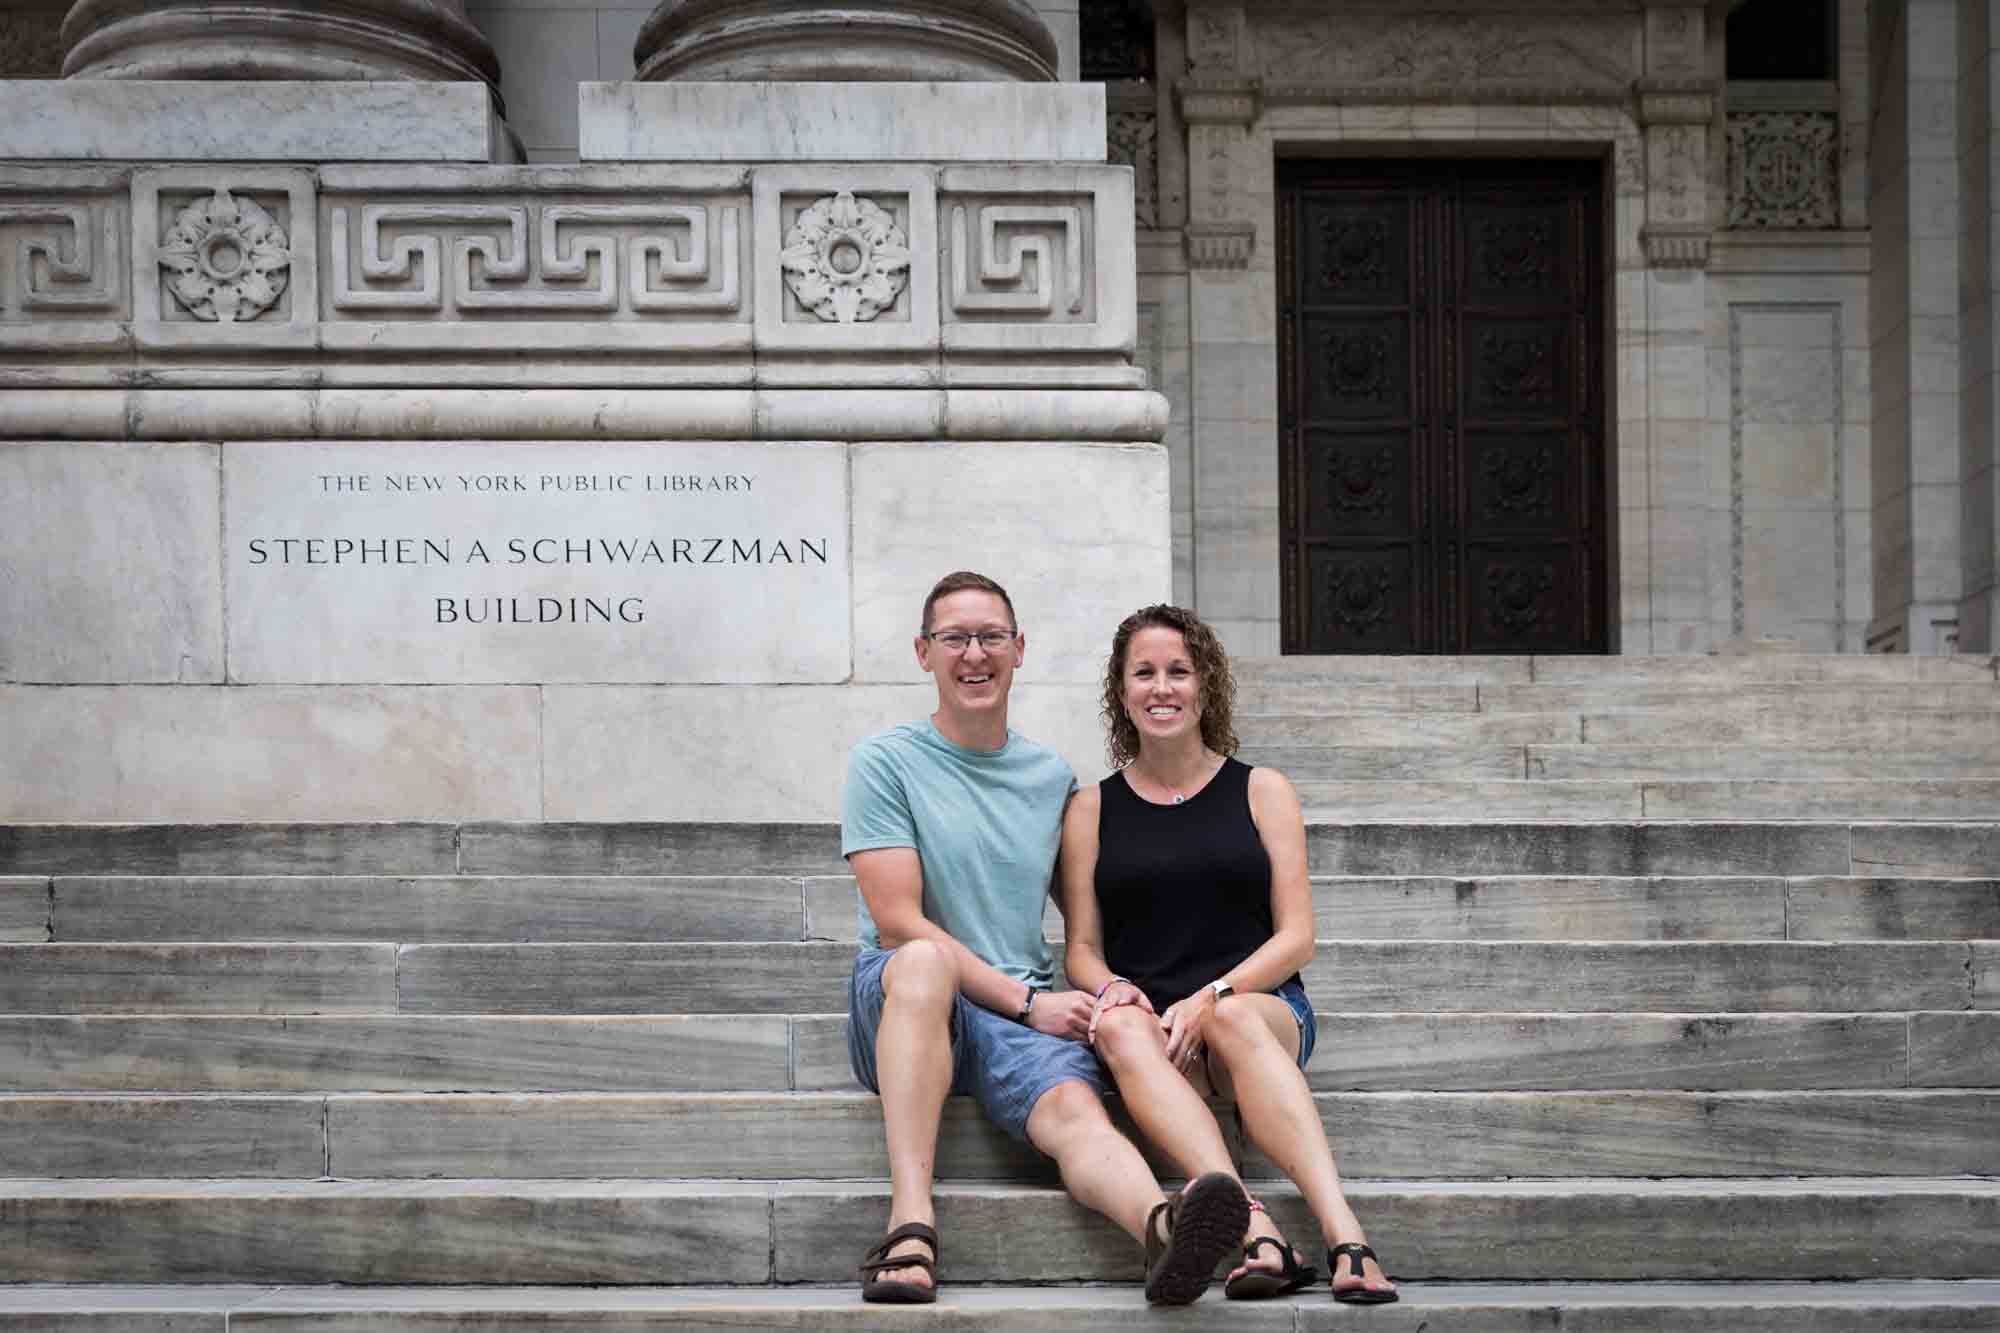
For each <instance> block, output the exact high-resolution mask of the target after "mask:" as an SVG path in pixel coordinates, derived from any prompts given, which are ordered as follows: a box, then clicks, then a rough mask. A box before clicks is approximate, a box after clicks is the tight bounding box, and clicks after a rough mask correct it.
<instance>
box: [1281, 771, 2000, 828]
mask: <svg viewBox="0 0 2000 1333" xmlns="http://www.w3.org/2000/svg"><path fill="white" fill-rule="evenodd" d="M1295 785H1296V786H1297V788H1298V793H1299V799H1300V801H1301V802H1303V803H1304V805H1305V811H1306V818H1307V819H1309V820H1313V821H1315V822H1347V821H1363V820H1380V819H1391V820H1401V819H1407V818H1410V817H1411V816H1412V815H1420V816H1427V817H1430V818H1434V819H1562V820H1604V819H1654V820H1669V819H1688V820H1709V819H1761V820H1800V821H1806V820H1814V821H1817V820H1828V819H1896V820H1967V819H1991V818H1993V817H1994V816H1995V815H1996V814H2000V780H1982V779H1950V780H1944V781H1929V782H1884V781H1874V782H1810V781H1807V782H1787V781H1778V780H1770V779H1764V780H1749V781H1742V782H1731V781H1723V782H1673V781H1661V782H1614V781H1581V782H1570V781H1559V780H1546V781H1544V780H1526V781H1505V782H1323V781H1322V782H1299V783H1296V784H1295Z"/></svg>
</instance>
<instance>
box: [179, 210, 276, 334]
mask: <svg viewBox="0 0 2000 1333" xmlns="http://www.w3.org/2000/svg"><path fill="white" fill-rule="evenodd" d="M291 266H292V249H291V242H290V241H289V240H287V239H286V237H285V230H284V228H282V227H280V226H279V225H278V223H277V220H276V219H275V218H273V217H272V216H271V215H270V214H269V213H267V212H265V211H264V210H263V209H262V208H261V207H259V206H258V205H257V204H256V203H255V202H254V201H252V200H249V199H239V198H237V197H236V196H235V195H233V194H231V193H230V192H229V191H228V190H225V189H221V188H218V189H217V190H216V192H215V194H214V195H213V196H212V197H210V198H208V199H200V200H196V201H195V202H194V203H192V204H189V205H188V206H187V207H186V208H183V209H182V210H181V211H180V215H179V216H178V217H176V218H175V219H174V225H173V226H172V227H171V228H169V229H168V231H167V234H166V235H165V236H163V237H161V238H160V267H162V268H164V269H166V270H167V271H168V273H169V275H170V276H169V277H168V278H167V290H168V291H170V292H172V293H173V294H174V300H176V301H178V302H179V303H180V304H181V307H182V308H183V309H184V310H186V311H187V312H188V313H189V314H191V315H193V316H194V317H195V318H196V319H199V320H205V321H210V322H217V323H223V324H234V323H244V322H247V321H249V320H253V319H255V318H257V316H259V315H261V314H263V313H264V312H265V311H266V310H269V309H270V308H271V307H272V306H274V305H276V304H277V303H278V298H279V297H280V296H283V295H284V293H285V284H286V283H287V282H288V281H289V280H290V270H291Z"/></svg>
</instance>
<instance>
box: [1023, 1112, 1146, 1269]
mask: <svg viewBox="0 0 2000 1333" xmlns="http://www.w3.org/2000/svg"><path fill="white" fill-rule="evenodd" d="M1028 1141H1029V1142H1030V1143H1032V1144H1034V1145H1035V1146H1036V1147H1037V1148H1039V1149H1041V1150H1042V1151H1043V1152H1044V1153H1047V1154H1048V1155H1049V1156H1050V1157H1053V1158H1054V1159H1055V1162H1056V1166H1057V1167H1058V1168H1059V1169H1060V1170H1061V1171H1062V1181H1063V1188H1064V1189H1066V1190H1068V1191H1069V1194H1070V1197H1071V1198H1073V1199H1075V1200H1076V1201H1077V1202H1078V1203H1080V1204H1082V1205H1083V1206H1084V1207H1086V1208H1089V1209H1091V1210H1093V1211H1095V1212H1099V1213H1102V1214H1104V1216H1106V1217H1108V1218H1110V1219H1111V1220H1112V1221H1113V1222H1115V1223H1117V1224H1118V1226H1119V1227H1120V1228H1122V1229H1123V1230H1124V1231H1125V1233H1126V1234H1127V1235H1129V1236H1131V1237H1132V1239H1133V1240H1136V1241H1138V1242H1140V1243H1141V1244H1144V1243H1145V1237H1146V1218H1147V1216H1148V1215H1149V1214H1151V1212H1152V1211H1153V1209H1154V1208H1155V1207H1156V1206H1158V1205H1159V1204H1160V1203H1161V1202H1163V1201H1164V1200H1165V1199H1166V1197H1167V1196H1166V1195H1164V1194H1162V1193H1161V1192H1160V1183H1159V1182H1158V1181H1157V1180H1155V1179H1153V1169H1152V1168H1151V1167H1149V1166H1147V1165H1146V1159H1145V1158H1144V1157H1141V1156H1140V1155H1139V1150H1138V1149H1137V1148H1135V1147H1133V1146H1132V1140H1130V1139H1128V1138H1126V1137H1125V1136H1124V1135H1123V1134H1120V1133H1119V1132H1118V1130H1117V1128H1116V1127H1115V1126H1113V1125H1112V1123H1111V1117H1110V1116H1109V1115H1107V1114H1106V1113H1105V1110H1104V1099H1103V1098H1102V1097H1100V1096H1098V1094H1097V1090H1096V1089H1095V1088H1093V1087H1091V1086H1090V1085H1089V1084H1088V1083H1084V1082H1081V1081H1071V1082H1068V1083H1058V1084H1056V1086H1055V1087H1053V1088H1050V1089H1049V1090H1048V1091H1047V1092H1045V1093H1043V1094H1042V1096H1041V1099H1040V1100H1039V1101H1037V1102H1036V1103H1035V1109H1034V1110H1033V1111H1031V1112H1029V1113H1028Z"/></svg>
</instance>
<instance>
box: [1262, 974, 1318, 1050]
mask: <svg viewBox="0 0 2000 1333" xmlns="http://www.w3.org/2000/svg"><path fill="white" fill-rule="evenodd" d="M1271 994H1273V995H1275V996H1277V997H1278V998H1279V999H1281V1000H1283V1001H1284V1002H1285V1003H1286V1004H1288V1005H1290V1006H1291V1009H1292V1017H1293V1018H1295V1019H1297V1020H1298V1023H1299V1068H1301V1069H1304V1068H1305V1067H1306V1061H1308V1060H1310V1059H1312V1054H1313V1044H1314V1043H1315V1042H1317V1041H1318V1040H1319V1019H1318V1018H1317V1017H1315V1016H1314V1014H1313V1006H1312V1001H1311V1000H1309V999H1307V998H1306V988H1305V986H1304V984H1303V983H1301V982H1297V981H1287V982H1286V983H1285V984H1284V985H1282V986H1280V987H1278V989H1276V990H1274V991H1272V992H1271Z"/></svg>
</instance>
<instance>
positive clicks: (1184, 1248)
mask: <svg viewBox="0 0 2000 1333" xmlns="http://www.w3.org/2000/svg"><path fill="white" fill-rule="evenodd" d="M1249 1221H1250V1199H1249V1197H1248V1196H1247V1195H1245V1194H1244V1193H1243V1186H1242V1185H1240V1184H1238V1183H1237V1181H1236V1178H1235V1177H1234V1176H1231V1175H1228V1174H1226V1173H1224V1172H1221V1171H1211V1172H1209V1173H1208V1174H1207V1175H1205V1176H1197V1177H1195V1178H1194V1179H1193V1180H1191V1181H1189V1182H1188V1185H1187V1188H1186V1189H1184V1190H1182V1191H1181V1192H1180V1194H1179V1196H1178V1197H1176V1198H1173V1199H1169V1200H1167V1201H1166V1202H1164V1203H1161V1204H1159V1205H1158V1206H1157V1207H1155V1208H1154V1209H1153V1211H1152V1213H1151V1215H1150V1216H1148V1217H1147V1219H1146V1299H1147V1300H1149V1301H1152V1302H1154V1303H1155V1304H1158V1305H1187V1304H1189V1303H1190V1302H1192V1301H1195V1300H1197V1299H1199V1298H1200V1296H1201V1294H1202V1293H1203V1292H1204V1291H1207V1290H1208V1284H1209V1283H1211V1282H1213V1281H1214V1280H1215V1266H1216V1265H1217V1264H1219V1263H1221V1262H1222V1257H1223V1256H1224V1255H1225V1254H1228V1253H1229V1251H1230V1250H1232V1249H1234V1248H1235V1247H1236V1245H1237V1242H1238V1241H1240V1240H1241V1239H1242V1236H1243V1229H1244V1227H1245V1226H1247V1225H1248V1224H1249Z"/></svg>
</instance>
